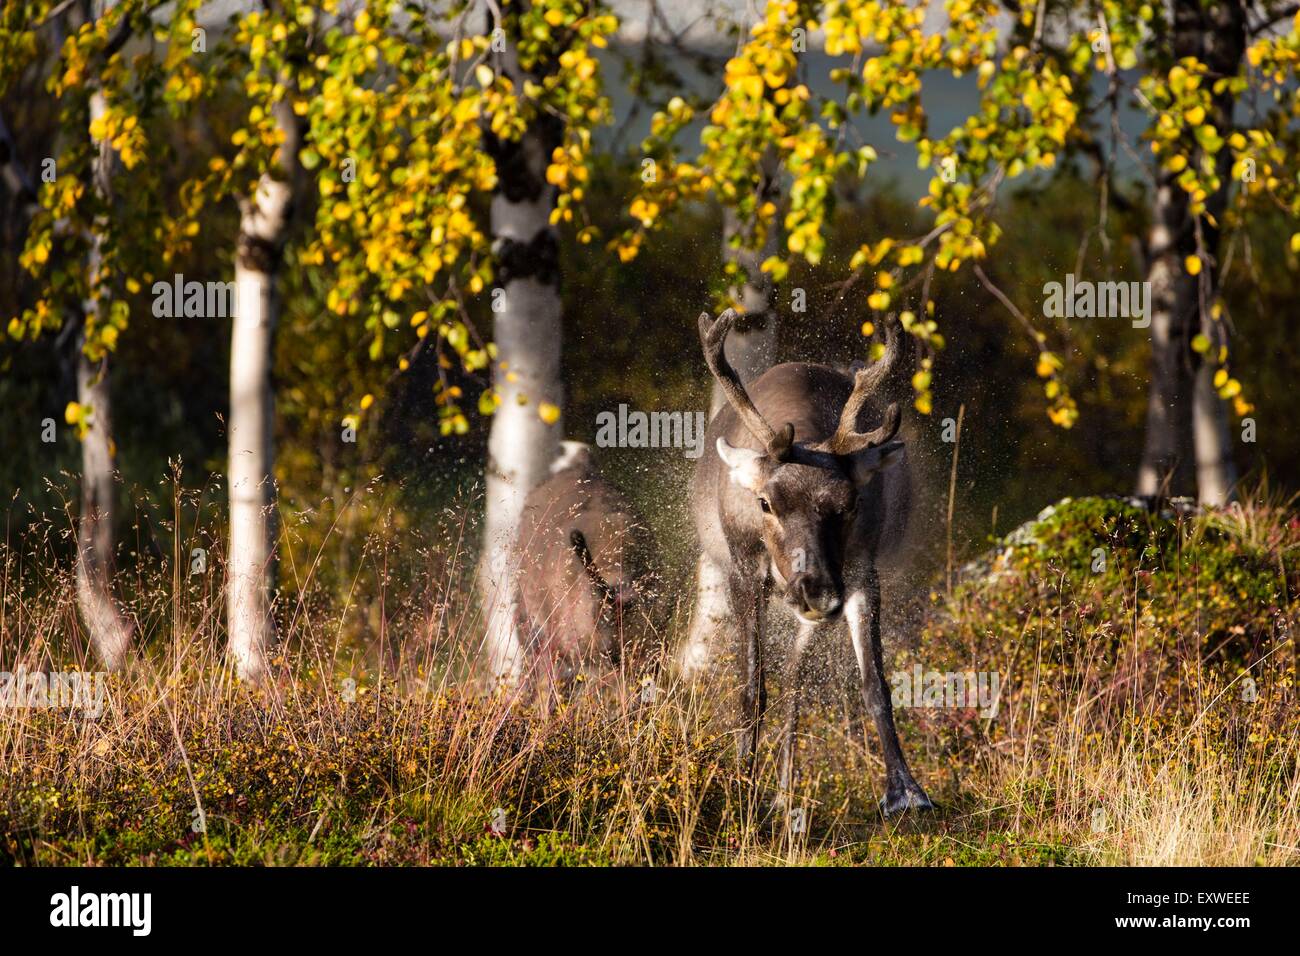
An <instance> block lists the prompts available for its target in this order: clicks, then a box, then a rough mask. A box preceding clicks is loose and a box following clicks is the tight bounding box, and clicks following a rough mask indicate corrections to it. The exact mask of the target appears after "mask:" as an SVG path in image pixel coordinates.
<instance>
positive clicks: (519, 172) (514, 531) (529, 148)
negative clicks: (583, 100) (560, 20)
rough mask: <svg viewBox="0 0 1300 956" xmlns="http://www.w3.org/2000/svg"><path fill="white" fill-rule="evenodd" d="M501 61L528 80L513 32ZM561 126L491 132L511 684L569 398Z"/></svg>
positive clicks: (490, 601)
mask: <svg viewBox="0 0 1300 956" xmlns="http://www.w3.org/2000/svg"><path fill="white" fill-rule="evenodd" d="M503 6H506V5H504V4H503ZM511 12H512V11H509V10H507V14H510V13H511ZM504 26H505V28H506V29H507V31H509V30H513V29H516V28H517V26H518V21H517V20H515V19H507V21H506V23H505V25H504ZM493 68H494V69H495V70H497V71H498V72H500V73H504V74H505V75H507V76H508V77H510V79H511V81H512V82H513V83H514V85H515V88H516V89H522V88H523V85H524V83H525V82H526V81H527V80H528V79H529V77H527V76H525V75H524V73H523V71H522V70H521V69H520V67H519V63H518V58H517V57H516V55H515V47H514V43H513V42H512V41H511V42H508V44H507V49H506V50H504V51H502V52H500V53H499V54H497V55H495V56H494V57H493ZM562 134H563V126H562V120H560V119H559V118H558V117H555V116H553V115H550V114H542V115H541V116H539V117H537V118H536V119H534V120H533V121H532V124H531V125H530V126H529V127H528V129H527V130H525V132H524V134H523V136H522V137H521V138H520V139H519V140H517V141H514V140H502V139H500V138H498V137H496V136H494V135H493V134H491V133H485V136H484V146H485V148H486V149H487V151H488V153H489V155H491V156H492V158H493V161H494V162H495V163H496V167H497V191H496V195H495V196H493V198H492V214H491V218H492V223H491V228H492V239H493V253H494V259H495V268H496V288H494V289H493V290H492V296H493V313H494V314H493V335H492V338H493V341H494V342H495V343H496V347H497V365H496V367H495V368H494V372H493V380H494V385H495V387H496V389H497V391H498V394H499V396H500V399H501V401H500V404H499V405H498V407H497V410H496V413H495V414H494V415H493V418H492V427H491V430H490V432H489V435H488V460H487V476H486V486H487V487H486V501H485V515H484V528H483V557H482V560H481V562H480V566H479V585H480V593H481V595H482V598H483V603H484V608H485V611H486V633H485V635H484V649H485V652H486V657H487V665H488V669H489V673H490V676H491V678H492V679H493V680H495V681H497V682H500V683H503V684H506V685H512V684H515V683H516V682H518V681H519V679H520V678H521V676H522V675H523V671H524V664H525V654H524V650H525V649H524V648H523V647H522V646H521V642H520V636H519V633H518V628H517V626H516V620H515V613H516V608H515V603H516V602H515V582H514V572H515V567H514V566H513V565H514V563H515V562H514V561H513V559H512V553H513V551H514V546H515V539H516V537H517V535H518V528H519V517H520V514H521V513H522V511H523V504H524V498H525V496H527V494H528V492H529V491H531V490H532V489H533V488H534V487H535V486H536V485H538V484H540V483H541V482H542V481H543V480H544V479H545V478H546V475H547V474H548V472H549V469H550V466H551V464H552V462H554V461H555V459H556V457H557V456H558V455H559V452H560V439H561V438H562V436H563V427H562V422H561V421H559V420H558V419H557V420H554V421H552V422H551V423H549V424H548V423H547V422H546V421H544V420H543V419H542V418H541V416H540V414H539V409H540V408H541V406H542V405H543V404H547V405H550V406H554V407H555V408H556V409H559V408H562V407H563V385H562V383H561V380H560V338H561V331H562V323H561V318H562V311H563V310H562V305H561V299H560V271H559V241H558V239H557V237H556V234H555V229H554V227H553V226H552V225H551V212H552V210H553V209H554V208H555V199H556V190H555V187H554V186H552V185H550V184H549V183H548V182H547V181H546V167H547V166H548V165H549V164H550V159H551V154H552V153H553V151H554V150H555V148H556V147H557V146H559V145H560V142H561V137H562Z"/></svg>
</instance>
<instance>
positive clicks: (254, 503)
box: [226, 104, 299, 683]
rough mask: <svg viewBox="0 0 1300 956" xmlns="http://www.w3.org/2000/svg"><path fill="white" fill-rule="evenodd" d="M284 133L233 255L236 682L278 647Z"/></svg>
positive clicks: (229, 563)
mask: <svg viewBox="0 0 1300 956" xmlns="http://www.w3.org/2000/svg"><path fill="white" fill-rule="evenodd" d="M276 113H277V118H278V121H279V124H280V126H281V128H282V129H283V130H284V131H285V142H284V145H283V146H282V147H281V161H280V170H279V172H280V177H276V176H273V175H271V174H265V175H263V176H262V179H261V181H260V182H259V183H258V187H257V191H256V193H255V194H254V195H253V196H252V197H251V198H249V199H246V200H243V201H242V202H241V203H240V223H239V247H238V250H237V252H236V256H235V288H236V297H235V316H234V321H233V322H232V323H231V337H230V420H229V422H228V423H227V430H228V444H229V452H230V462H229V466H228V470H229V474H228V475H227V482H228V485H229V488H228V494H229V502H230V547H229V553H228V554H227V556H226V622H227V628H228V633H229V647H228V651H229V654H230V658H231V661H232V663H233V664H234V665H235V669H236V672H237V673H238V674H239V677H240V678H241V679H243V680H246V681H248V682H250V683H258V682H260V681H261V680H262V679H263V678H264V677H265V676H266V670H267V652H268V651H269V649H270V647H271V645H272V644H273V643H274V640H275V623H274V620H273V618H272V616H271V603H272V602H271V579H272V570H273V562H274V560H275V528H276V523H275V473H274V466H275V457H274V448H273V445H272V436H273V433H274V423H275V399H274V393H273V392H272V389H271V369H272V364H273V356H274V343H275V325H276V322H277V320H278V318H279V304H280V303H279V295H278V290H277V287H276V283H277V278H278V274H279V269H280V260H281V253H282V250H283V247H284V241H285V236H286V234H287V232H288V228H289V217H290V214H291V212H292V208H293V200H294V185H293V183H294V180H295V178H296V176H297V173H298V166H297V155H298V147H299V135H298V124H297V121H296V120H295V119H294V117H293V115H292V113H291V112H290V110H289V107H288V105H287V104H279V105H278V106H277V107H276Z"/></svg>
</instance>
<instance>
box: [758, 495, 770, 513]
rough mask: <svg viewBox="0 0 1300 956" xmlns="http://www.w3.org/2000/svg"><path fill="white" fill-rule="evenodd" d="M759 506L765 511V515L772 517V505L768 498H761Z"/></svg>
mask: <svg viewBox="0 0 1300 956" xmlns="http://www.w3.org/2000/svg"><path fill="white" fill-rule="evenodd" d="M758 506H759V507H760V508H762V509H763V514H765V515H770V514H771V513H772V503H771V502H770V501H768V500H767V499H766V498H759V499H758Z"/></svg>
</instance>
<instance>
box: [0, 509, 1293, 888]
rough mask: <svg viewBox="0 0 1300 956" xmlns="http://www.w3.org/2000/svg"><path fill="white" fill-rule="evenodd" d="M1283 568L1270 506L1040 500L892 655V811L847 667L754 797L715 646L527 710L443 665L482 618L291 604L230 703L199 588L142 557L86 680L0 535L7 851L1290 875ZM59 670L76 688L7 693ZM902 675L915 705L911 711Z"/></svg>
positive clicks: (0, 748) (251, 859)
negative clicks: (706, 659) (1226, 508)
mask: <svg viewBox="0 0 1300 956" xmlns="http://www.w3.org/2000/svg"><path fill="white" fill-rule="evenodd" d="M1099 552H1100V554H1099ZM178 553H181V552H178ZM1298 559H1300V522H1298V521H1297V518H1296V516H1295V513H1294V511H1293V510H1292V509H1291V507H1290V504H1289V503H1286V504H1283V503H1277V502H1274V503H1272V504H1263V505H1252V506H1247V507H1246V508H1237V509H1234V510H1233V511H1230V512H1220V513H1214V514H1210V515H1200V516H1177V515H1172V514H1167V515H1151V514H1147V513H1145V512H1143V511H1142V510H1141V509H1138V508H1135V507H1133V506H1132V505H1131V504H1127V503H1125V502H1122V501H1120V500H1111V499H1081V500H1079V501H1076V502H1068V501H1067V502H1064V503H1062V504H1060V505H1059V506H1057V507H1056V508H1054V509H1049V510H1048V511H1046V512H1044V514H1043V515H1042V516H1040V519H1039V520H1038V521H1037V522H1034V523H1032V524H1031V525H1028V526H1025V527H1024V528H1022V529H1020V530H1019V531H1017V532H1016V533H1015V534H1013V535H1011V536H1008V538H1006V539H1003V540H1002V541H1001V542H999V543H998V546H997V548H996V549H995V550H994V551H993V552H990V555H989V556H988V557H987V559H986V560H984V561H983V562H981V563H979V564H977V565H973V566H971V567H970V568H968V569H967V570H966V573H965V574H964V575H963V577H962V579H961V580H960V582H959V583H956V584H954V585H953V586H952V587H951V588H950V589H944V590H943V591H942V592H936V593H935V594H933V595H931V599H930V601H929V602H928V603H929V606H928V608H927V611H926V614H925V619H924V623H923V625H922V626H921V627H920V628H919V634H918V637H917V639H916V640H915V641H913V642H909V643H907V644H904V645H899V646H897V647H893V646H891V647H890V648H889V649H888V650H887V657H889V658H892V661H893V662H892V665H890V667H889V669H890V672H891V679H892V680H893V681H894V685H895V690H896V693H898V694H901V695H902V696H901V697H897V698H896V699H897V700H898V701H899V706H898V708H897V712H898V719H899V727H900V736H901V738H902V741H903V746H904V750H905V751H906V752H907V754H908V757H909V760H910V762H911V764H912V768H913V770H914V773H915V775H916V777H917V779H918V780H920V781H921V782H922V784H923V785H924V786H925V787H926V789H927V790H928V791H929V794H930V796H931V797H932V798H933V799H934V800H935V802H936V804H937V805H938V808H937V809H936V810H934V811H931V812H925V813H912V814H909V815H905V816H903V817H902V818H899V819H888V820H886V819H884V818H882V817H881V815H880V814H879V812H878V810H877V809H876V806H877V800H878V799H879V797H880V795H881V792H882V788H883V768H882V765H881V762H880V760H879V758H878V756H877V754H878V748H877V743H876V739H875V735H874V732H871V733H868V734H867V739H866V741H865V742H864V740H863V736H862V734H861V733H860V732H859V729H858V728H857V727H856V726H855V724H854V717H855V708H853V707H851V706H847V707H846V706H844V701H845V700H848V699H851V696H852V695H851V692H850V691H849V690H848V687H849V683H848V682H846V681H844V680H842V679H840V678H838V677H835V678H833V679H832V678H827V679H823V680H820V681H819V682H818V685H817V687H818V692H817V693H815V694H813V695H812V700H811V701H810V704H809V708H808V711H809V716H808V719H807V720H806V722H805V724H804V727H803V730H802V733H801V735H800V745H799V765H800V768H801V775H800V779H799V782H798V785H797V791H796V793H795V794H794V795H793V798H792V800H791V801H790V802H789V807H790V809H789V810H783V811H776V810H774V809H773V800H772V798H773V796H774V794H775V792H776V790H775V781H776V768H775V763H776V761H775V743H776V738H777V737H778V736H779V734H778V730H779V727H780V721H781V717H782V715H783V714H784V702H785V694H786V693H787V692H788V689H786V688H781V687H779V686H777V685H776V684H775V683H774V684H773V685H772V687H771V688H770V709H769V718H768V722H767V726H766V731H765V735H764V747H763V749H762V752H761V755H760V757H761V759H760V761H759V766H758V769H757V771H756V774H755V776H754V778H753V779H749V778H747V777H746V775H745V774H743V773H742V772H741V770H740V768H739V767H738V765H737V762H736V759H735V746H734V741H733V737H732V734H733V727H734V716H733V715H734V712H735V711H734V700H733V699H732V696H731V694H732V691H731V684H732V681H731V680H730V679H729V673H730V672H729V671H728V670H727V669H726V667H725V664H724V665H723V666H721V667H720V668H719V670H718V673H716V674H714V675H712V676H710V677H707V678H705V679H703V680H697V681H695V682H687V681H685V680H682V679H680V678H678V677H676V676H675V675H674V673H673V668H672V666H671V665H667V666H665V667H663V668H661V669H659V670H657V671H653V672H651V671H645V672H642V671H640V670H639V669H638V668H637V667H636V665H635V664H633V663H630V662H626V661H625V663H624V664H623V665H622V669H621V670H620V672H619V673H617V674H615V675H613V676H612V677H610V678H609V679H608V680H607V681H605V682H604V684H603V686H600V687H588V688H587V689H586V691H585V692H584V693H582V694H580V695H578V696H577V697H576V698H575V699H573V700H571V701H570V702H568V703H566V704H565V705H564V706H561V707H560V708H558V709H557V710H556V711H554V712H553V713H551V714H549V715H542V714H540V713H538V712H537V711H536V710H535V709H534V708H532V707H530V706H529V705H528V704H527V703H526V702H522V701H519V700H517V699H515V698H514V697H513V696H512V695H510V694H507V693H504V692H496V693H485V692H483V691H482V690H481V689H479V687H478V685H476V684H475V683H473V682H472V681H469V680H468V679H467V678H466V677H465V672H464V668H463V666H461V665H462V663H463V660H464V659H465V658H467V657H468V656H469V655H470V653H471V651H472V650H476V645H475V642H474V641H473V640H470V639H467V638H468V637H469V636H470V635H471V634H472V633H475V632H477V631H481V628H479V627H478V624H477V619H476V618H475V617H474V616H473V615H472V614H471V613H470V612H469V611H468V610H463V608H464V607H465V605H466V602H468V600H469V599H468V598H467V597H465V596H464V594H463V593H462V592H461V591H460V590H458V589H461V588H463V586H464V585H463V584H459V583H447V584H446V585H445V590H443V591H441V592H440V593H421V594H420V595H418V596H416V597H414V598H412V601H411V606H410V608H408V609H407V610H409V611H410V612H411V613H409V614H406V613H401V612H398V611H392V612H391V613H386V612H384V611H383V610H382V606H381V610H380V611H379V612H378V614H377V615H376V614H365V615H360V617H361V618H363V619H364V620H363V622H362V624H361V625H357V626H355V627H350V626H348V625H346V623H345V621H344V616H343V615H342V614H339V613H334V612H330V611H328V610H327V609H326V607H327V606H326V605H325V603H324V602H321V604H320V605H317V604H316V602H314V601H310V600H301V601H299V603H298V605H297V606H296V607H295V608H293V609H291V613H290V614H289V615H288V616H287V619H286V620H285V621H284V622H282V624H283V631H284V632H285V633H286V634H287V635H288V638H287V640H286V641H285V642H284V644H282V645H281V648H280V651H279V655H278V657H277V659H276V660H275V661H274V666H273V673H274V677H273V679H272V680H271V681H270V682H269V683H268V684H267V686H266V687H264V688H262V689H259V690H256V691H250V690H248V689H247V688H244V687H241V686H240V685H239V684H238V683H237V682H236V681H235V680H234V679H233V678H232V676H231V674H230V673H229V671H228V669H226V668H224V667H223V666H222V664H221V655H220V653H219V650H217V648H219V644H220V628H219V622H220V619H221V617H222V614H221V604H222V602H221V600H220V590H219V588H217V587H214V586H206V585H202V584H193V585H190V586H189V587H188V589H187V587H186V586H184V585H182V586H180V587H179V588H178V587H175V586H172V585H171V584H170V582H169V580H168V577H169V576H168V575H167V574H166V573H165V570H166V569H165V568H162V569H161V570H160V572H159V577H158V579H157V580H156V581H144V583H143V584H142V586H141V587H142V590H144V591H147V592H148V593H151V594H157V595H166V596H165V597H162V596H160V597H158V598H157V601H158V603H157V604H156V606H154V607H153V611H152V613H150V614H142V615H139V620H141V622H142V630H143V631H144V632H145V633H147V635H148V638H149V639H148V640H146V641H143V642H142V643H143V644H144V645H145V646H144V651H143V653H141V654H140V655H138V657H137V658H136V660H135V661H133V663H132V664H131V665H130V666H129V667H128V668H127V669H126V670H125V671H122V672H119V673H116V674H113V675H110V676H108V677H106V678H92V677H90V676H89V672H88V671H82V670H79V669H78V662H82V663H84V661H85V657H84V655H78V654H77V653H75V651H74V650H73V648H75V646H76V642H75V641H73V640H71V639H70V638H69V637H68V635H70V634H75V633H76V630H77V625H76V613H75V606H74V603H73V599H72V587H71V585H70V582H68V581H67V580H66V579H65V578H66V576H59V575H53V576H46V575H44V574H42V573H40V572H33V571H32V566H33V565H32V562H31V559H30V558H28V559H27V560H26V561H24V560H20V557H19V556H18V555H17V554H15V553H12V552H10V553H6V554H5V556H4V571H5V577H4V582H5V584H4V603H3V612H2V614H0V646H3V647H4V649H5V658H4V661H3V666H4V667H6V668H8V671H7V673H9V674H11V675H13V676H12V677H11V678H9V682H8V684H7V689H6V691H5V693H6V697H5V706H4V707H3V709H0V862H8V863H11V864H18V865H51V864H104V865H124V864H125V865H132V864H143V865H214V864H215V865H220V864H236V865H262V864H265V865H371V864H385V865H405V864H412V865H466V864H487V865H551V864H568V865H621V864H634V865H635V864H654V865H773V864H775V865H781V864H795V865H805V864H810V865H854V864H873V865H935V866H965V865H1092V864H1137V865H1144V864H1238V865H1241V864H1244V865H1250V864H1265V865H1286V864H1294V863H1296V862H1297V861H1300V774H1298V769H1297V768H1298V766H1300V765H1298V763H1297V756H1298V754H1297V751H1298V750H1300V708H1297V707H1296V687H1295V667H1296V650H1295V641H1294V638H1293V637H1292V634H1293V625H1292V622H1293V620H1294V618H1293V617H1292V605H1291V601H1292V595H1294V594H1295V587H1296V585H1297V583H1300V574H1298V567H1300V560H1298ZM36 566H37V567H39V566H40V565H39V564H37V565H36ZM142 580H143V579H142ZM449 581H450V579H449ZM37 585H39V586H37ZM436 590H437V589H435V591H436ZM132 599H133V600H135V601H136V602H137V603H136V605H135V606H136V607H139V604H138V602H139V594H135V595H134V596H133V598H132ZM355 616H356V615H355V614H354V617H355ZM376 619H377V620H378V622H379V624H378V627H376V626H375V621H376ZM354 631H355V632H356V633H353V632H354ZM673 633H675V632H670V637H671V636H672V634H673ZM367 635H369V636H367ZM399 635H402V636H403V637H404V639H402V640H399V639H398V636H399ZM72 671H75V672H77V673H81V674H82V675H83V679H82V681H81V685H80V687H79V689H78V691H77V694H78V695H79V696H78V697H77V699H76V700H74V701H71V703H72V704H73V705H74V706H55V705H56V704H58V703H60V701H58V700H52V699H47V700H46V703H47V704H48V705H49V706H39V705H37V706H20V704H22V703H24V702H25V703H29V704H39V702H38V701H37V697H36V696H33V695H35V693H36V690H38V689H39V685H41V684H42V683H44V684H45V686H46V688H47V694H48V686H49V680H50V676H49V675H52V674H55V673H64V672H72ZM36 674H42V675H45V676H44V677H43V678H42V679H41V680H39V681H38V680H36V679H35V678H34V676H33V675H36ZM932 674H934V675H940V676H939V677H938V678H937V680H938V683H935V680H933V679H931V676H930V675H932ZM954 674H955V675H960V676H961V679H963V680H964V679H966V677H967V675H969V677H970V678H971V681H970V683H969V685H968V686H969V687H970V688H972V689H973V688H975V687H976V685H977V684H978V678H979V676H980V675H983V677H984V679H985V685H984V686H985V687H986V689H987V688H988V687H989V686H990V682H991V681H994V680H995V681H996V687H997V693H996V701H992V700H989V699H985V700H978V699H976V697H967V698H962V697H961V696H960V695H958V696H957V697H953V696H951V693H950V694H949V695H947V696H945V692H944V690H943V688H944V687H946V686H948V682H949V681H948V678H946V677H945V676H943V675H954ZM900 675H908V676H909V677H914V676H916V675H921V676H922V678H923V679H922V681H921V684H922V685H924V686H925V687H931V688H932V689H933V688H938V689H935V690H934V693H933V694H932V696H930V697H927V696H925V694H923V693H919V694H918V695H915V696H914V697H911V698H908V697H907V692H906V691H905V690H901V689H900V688H902V687H904V686H905V685H906V680H904V678H903V677H901V676H900ZM961 686H962V684H961V683H960V681H958V682H957V683H953V684H952V687H954V688H956V689H957V691H958V692H960V689H961ZM24 693H25V694H27V695H28V696H27V697H26V698H24V697H23V696H22V695H23V694H24ZM66 693H67V691H66V689H65V695H66ZM100 693H102V697H100V696H97V695H98V694H100ZM55 696H57V695H55ZM62 703H64V704H68V703H69V700H68V699H67V698H66V696H65V699H64V700H63V701H62Z"/></svg>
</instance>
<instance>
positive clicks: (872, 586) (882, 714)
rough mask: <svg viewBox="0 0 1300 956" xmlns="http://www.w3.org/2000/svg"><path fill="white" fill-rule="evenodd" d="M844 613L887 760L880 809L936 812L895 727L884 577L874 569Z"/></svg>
mask: <svg viewBox="0 0 1300 956" xmlns="http://www.w3.org/2000/svg"><path fill="white" fill-rule="evenodd" d="M844 611H845V616H846V617H847V618H848V623H849V635H850V636H851V637H852V639H853V650H854V653H855V654H856V655H857V658H858V671H859V672H860V674H861V675H862V702H863V704H864V705H865V707H866V711H867V714H869V715H870V716H871V718H872V720H874V721H875V723H876V733H877V734H879V736H880V747H881V750H882V751H883V755H884V758H885V796H884V797H883V798H882V799H881V801H880V807H881V809H882V810H883V811H884V813H885V816H891V815H893V814H895V813H899V812H901V811H903V810H910V809H917V810H932V809H934V804H933V803H931V802H930V798H929V797H927V796H926V795H925V791H924V790H922V789H921V785H920V784H919V783H917V782H916V780H915V779H913V777H912V772H911V771H910V770H909V769H908V768H907V760H906V759H905V758H904V757H903V748H902V746H900V745H899V743H898V731H897V730H896V729H895V727H894V708H893V704H892V702H891V701H890V698H889V686H888V685H887V684H886V682H885V673H884V670H885V669H884V663H883V655H882V653H881V647H880V576H879V574H878V573H877V571H876V569H875V567H874V565H873V566H871V567H870V568H869V569H868V570H867V573H866V581H865V584H864V586H863V588H861V589H859V590H855V591H854V592H853V593H852V594H850V595H849V599H848V601H847V602H845V608H844Z"/></svg>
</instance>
